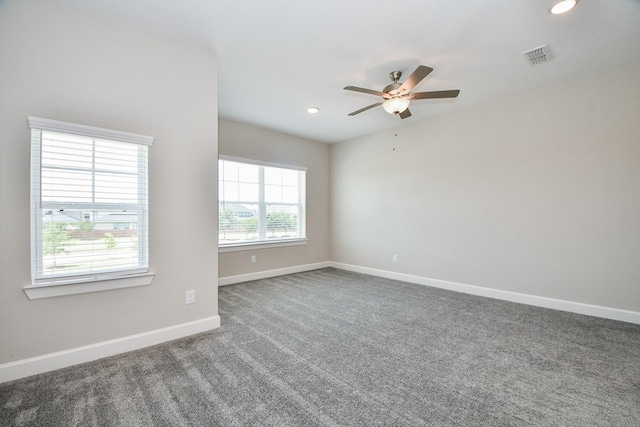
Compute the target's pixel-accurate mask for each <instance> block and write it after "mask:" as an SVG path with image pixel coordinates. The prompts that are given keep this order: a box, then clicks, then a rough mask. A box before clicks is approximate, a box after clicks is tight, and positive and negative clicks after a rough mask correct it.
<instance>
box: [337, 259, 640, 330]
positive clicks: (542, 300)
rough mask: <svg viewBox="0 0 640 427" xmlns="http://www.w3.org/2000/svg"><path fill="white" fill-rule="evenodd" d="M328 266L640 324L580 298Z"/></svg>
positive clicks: (636, 315)
mask: <svg viewBox="0 0 640 427" xmlns="http://www.w3.org/2000/svg"><path fill="white" fill-rule="evenodd" d="M330 266H331V267H334V268H339V269H341V270H348V271H354V272H356V273H363V274H369V275H372V276H378V277H385V278H387V279H394V280H401V281H404V282H410V283H415V284H418V285H425V286H431V287H434V288H440V289H447V290H450V291H455V292H462V293H465V294H471V295H478V296H482V297H487V298H494V299H499V300H504V301H511V302H517V303H520V304H527V305H532V306H536V307H544V308H551V309H553V310H561V311H568V312H571V313H577V314H584V315H587V316H595V317H602V318H605V319H612V320H619V321H622V322H628V323H635V324H640V312H637V311H631V310H623V309H619V308H612V307H603V306H600V305H592V304H584V303H581V302H574V301H566V300H560V299H556V298H548V297H542V296H537V295H530V294H522V293H518V292H511V291H504V290H500V289H492V288H485V287H482V286H475V285H466V284H464V283H456V282H448V281H446V280H439V279H429V278H427V277H422V276H414V275H411V274H404V273H396V272H394V271H387V270H378V269H375V268H369V267H360V266H357V265H351V264H343V263H340V262H333V261H332V262H330Z"/></svg>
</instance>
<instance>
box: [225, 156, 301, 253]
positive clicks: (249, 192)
mask: <svg viewBox="0 0 640 427" xmlns="http://www.w3.org/2000/svg"><path fill="white" fill-rule="evenodd" d="M305 177H306V170H305V169H304V168H297V167H294V166H283V165H272V164H267V163H260V162H252V161H251V160H244V159H236V158H231V157H221V158H220V161H219V179H218V194H219V214H218V215H219V216H218V220H219V244H220V246H232V245H239V244H248V243H264V242H277V241H289V240H300V239H304V238H305V237H306V236H305V229H306V224H305V187H306V185H305Z"/></svg>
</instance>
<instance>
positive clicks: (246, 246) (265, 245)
mask: <svg viewBox="0 0 640 427" xmlns="http://www.w3.org/2000/svg"><path fill="white" fill-rule="evenodd" d="M308 242H309V240H307V239H296V240H281V241H279V242H252V243H238V244H236V245H227V246H219V247H218V252H220V253H221V252H236V251H248V250H254V249H269V248H281V247H285V246H298V245H306V244H307V243H308Z"/></svg>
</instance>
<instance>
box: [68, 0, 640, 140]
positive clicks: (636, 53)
mask: <svg viewBox="0 0 640 427" xmlns="http://www.w3.org/2000/svg"><path fill="white" fill-rule="evenodd" d="M63 1H64V2H65V3H67V4H71V5H73V6H75V7H78V8H81V9H86V10H90V11H94V12H96V13H99V14H101V15H104V16H107V17H109V19H115V20H117V21H118V22H122V23H125V24H128V25H135V26H137V27H140V28H142V29H144V30H145V31H148V32H151V33H154V34H156V35H159V36H162V37H164V38H168V39H171V40H175V41H178V42H182V43H185V44H189V45H192V46H195V47H197V48H199V49H202V50H205V51H208V52H212V53H213V54H215V55H216V56H217V57H218V66H219V76H218V77H219V109H220V116H221V117H225V118H229V119H233V120H238V121H242V122H247V123H251V124H255V125H259V126H263V127H267V128H271V129H275V130H279V131H282V132H286V133H290V134H293V135H299V136H303V137H307V138H310V139H314V140H317V141H322V142H328V143H331V142H337V141H341V140H345V139H349V138H353V137H356V136H359V135H364V134H368V133H372V132H375V131H378V130H382V129H386V128H392V127H395V126H398V125H400V126H401V125H403V124H405V123H409V122H412V121H416V120H422V119H425V118H428V117H432V116H435V115H438V114H443V113H446V112H449V111H452V110H454V109H459V108H465V107H468V106H471V105H476V104H479V103H484V102H489V101H491V100H494V99H498V98H502V97H508V96H511V95H514V94H516V93H519V92H523V91H527V90H532V89H535V88H537V87H541V86H545V85H549V84H553V83H557V82H561V81H566V80H570V79H575V78H579V77H582V76H587V75H590V74H595V73H598V72H601V71H604V70H607V69H611V68H617V67H621V66H626V65H631V64H638V63H640V0H580V2H579V3H578V5H577V6H576V8H575V9H574V10H572V11H570V12H569V13H567V14H565V15H558V16H555V15H551V14H550V13H548V12H547V10H548V8H549V6H550V4H551V2H552V0H485V1H478V0H473V1H470V0H439V1H436V0H395V1H389V0H348V1H345V0H270V1H259V0H180V1H177V0H175V1H167V0H165V1H158V0H63ZM544 44H546V45H548V46H549V49H550V50H551V53H552V55H553V60H552V61H551V62H548V63H544V64H540V65H536V66H530V65H529V64H528V63H527V62H526V61H525V60H524V59H523V57H522V56H521V52H523V51H525V50H529V49H532V48H536V47H538V46H541V45H544ZM420 64H424V65H427V66H430V67H432V68H433V69H434V71H433V72H432V73H431V75H430V76H428V77H427V78H426V79H424V80H423V81H422V82H421V83H420V84H418V86H416V88H415V89H414V90H413V91H414V92H423V91H431V90H446V89H460V90H461V93H460V96H459V97H458V98H457V99H455V100H449V99H443V100H421V101H414V102H413V103H412V104H411V112H412V113H413V116H412V117H410V118H408V119H405V120H400V118H399V117H396V116H392V115H390V114H388V113H386V112H385V111H384V110H383V109H382V108H381V107H378V108H375V109H371V110H369V111H366V112H364V113H361V114H359V115H357V116H354V117H348V116H347V114H348V113H350V112H352V111H355V110H358V109H360V108H362V107H364V106H367V105H370V104H372V103H374V102H377V101H378V100H379V98H377V97H375V96H372V95H367V94H361V93H356V92H348V91H345V90H343V87H344V86H347V85H354V86H360V87H365V88H370V89H375V90H381V89H382V88H383V87H384V86H386V85H387V84H389V83H390V80H389V77H388V74H389V72H391V71H394V70H400V71H402V72H403V73H404V77H407V76H408V75H409V74H410V73H411V72H412V71H413V70H414V69H415V68H416V67H417V66H418V65H420ZM638 78H640V76H638ZM401 81H404V78H403V79H401ZM309 106H317V107H319V108H320V112H319V113H318V114H316V115H310V114H309V113H307V111H306V110H307V107H309Z"/></svg>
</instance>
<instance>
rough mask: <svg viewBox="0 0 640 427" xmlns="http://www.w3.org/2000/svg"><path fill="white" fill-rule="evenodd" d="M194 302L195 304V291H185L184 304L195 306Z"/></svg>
mask: <svg viewBox="0 0 640 427" xmlns="http://www.w3.org/2000/svg"><path fill="white" fill-rule="evenodd" d="M195 302H196V291H194V290H190V291H187V295H186V302H185V304H195Z"/></svg>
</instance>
